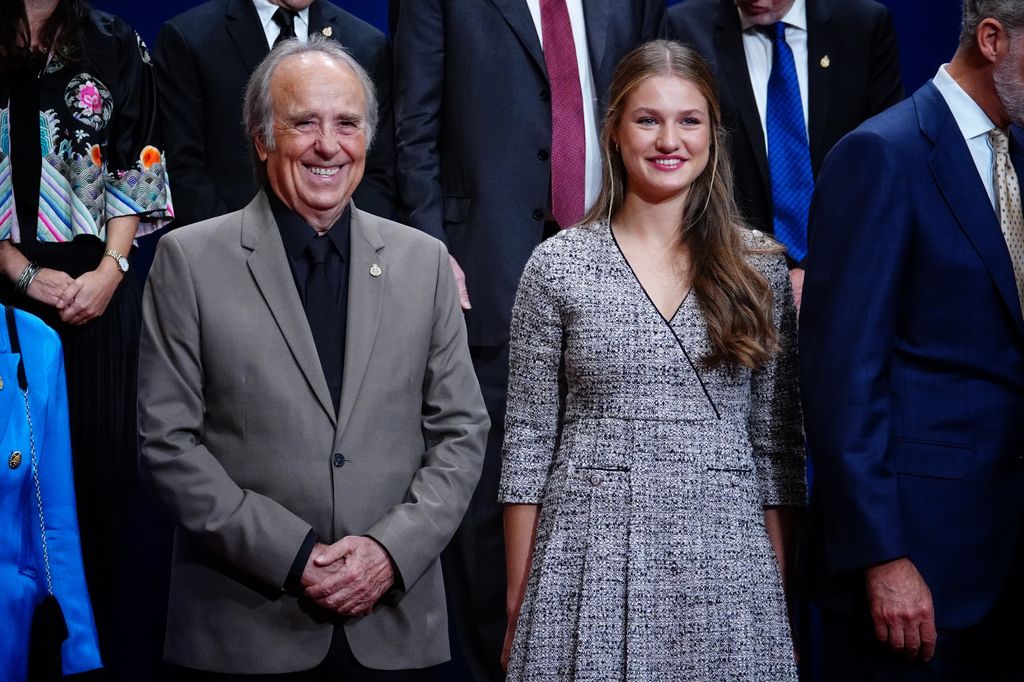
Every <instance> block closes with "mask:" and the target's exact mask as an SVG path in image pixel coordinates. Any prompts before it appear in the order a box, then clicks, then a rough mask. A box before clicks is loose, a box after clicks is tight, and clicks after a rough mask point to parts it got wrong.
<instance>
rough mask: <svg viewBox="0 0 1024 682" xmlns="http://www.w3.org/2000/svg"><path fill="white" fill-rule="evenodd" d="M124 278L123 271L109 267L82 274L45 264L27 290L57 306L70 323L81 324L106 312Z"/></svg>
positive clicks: (32, 294) (30, 294) (28, 292)
mask: <svg viewBox="0 0 1024 682" xmlns="http://www.w3.org/2000/svg"><path fill="white" fill-rule="evenodd" d="M104 260H106V259H104ZM122 278H123V275H122V274H121V273H120V271H118V270H116V269H112V268H109V267H108V268H104V267H99V268H97V269H95V270H90V271H89V272H86V273H83V274H82V275H81V276H80V277H78V278H72V277H71V275H69V274H67V273H66V272H62V271H60V270H53V269H51V268H42V269H41V270H40V271H39V274H37V275H36V277H35V279H33V280H32V283H31V284H30V285H29V287H28V291H27V292H26V293H27V294H28V295H29V297H30V298H33V299H35V300H37V301H39V302H41V303H43V304H45V305H49V306H53V307H54V308H56V309H57V310H58V311H59V313H60V319H61V321H63V322H65V323H66V324H73V325H80V324H85V323H86V322H89V321H90V320H93V319H95V318H97V317H99V316H100V315H102V314H103V312H104V311H105V310H106V309H107V305H109V304H110V299H111V297H112V296H113V295H114V291H116V290H117V287H118V285H119V284H120V283H121V279H122Z"/></svg>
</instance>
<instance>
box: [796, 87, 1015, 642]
mask: <svg viewBox="0 0 1024 682" xmlns="http://www.w3.org/2000/svg"><path fill="white" fill-rule="evenodd" d="M1021 143H1022V140H1021V137H1020V133H1019V131H1016V130H1014V134H1013V139H1012V141H1011V153H1012V155H1013V160H1014V164H1015V166H1016V167H1017V172H1018V174H1019V176H1020V177H1024V147H1022V144H1021ZM800 351H801V381H802V386H803V392H804V415H805V419H806V427H807V439H808V445H809V451H810V453H811V455H812V458H813V463H814V470H815V493H814V499H813V501H812V513H813V515H814V518H813V519H812V535H813V537H812V539H813V540H814V541H815V542H814V544H815V545H816V549H817V550H818V551H817V555H818V556H817V558H818V559H819V561H818V562H817V566H816V568H815V570H816V572H817V575H816V577H817V578H818V581H817V582H818V587H819V588H820V595H821V596H823V597H824V598H825V599H824V601H825V603H826V604H828V603H830V600H831V598H833V597H836V598H837V601H836V604H837V605H839V604H841V603H842V600H841V599H839V597H841V596H842V594H843V592H844V590H845V591H846V592H847V594H846V596H847V597H849V596H851V595H852V594H854V592H856V593H858V594H863V589H864V587H863V581H862V579H861V578H860V575H861V574H860V571H858V570H856V569H861V568H863V567H866V566H868V565H870V564H874V563H878V562H883V561H886V560H890V559H895V558H898V557H903V556H906V557H909V558H910V559H911V560H912V561H913V562H914V564H915V566H916V567H917V568H918V570H919V571H920V572H921V574H922V575H923V577H924V579H925V581H926V582H927V583H928V585H929V587H930V588H931V592H932V597H933V600H934V605H935V616H936V622H937V624H938V626H939V627H964V626H968V625H971V624H973V623H976V622H977V621H978V620H979V619H980V618H981V617H982V616H984V615H985V613H986V612H987V611H988V610H989V609H990V608H991V607H992V605H993V603H994V602H995V600H996V598H997V596H998V593H999V591H1000V589H1001V588H1002V587H1003V585H1004V584H1005V582H1006V580H1007V579H1016V578H1014V577H1009V576H1008V574H1009V571H1010V568H1011V563H1012V561H1013V558H1014V553H1015V551H1016V550H1017V548H1018V545H1019V542H1020V536H1021V522H1022V512H1024V428H1022V427H1021V419H1022V416H1024V319H1022V317H1021V307H1020V300H1019V297H1018V294H1017V288H1016V284H1015V281H1014V275H1013V267H1012V264H1011V261H1010V256H1009V253H1008V251H1007V247H1006V243H1005V241H1004V239H1003V236H1002V233H1001V232H1000V228H999V222H998V219H997V217H996V213H995V211H994V210H993V207H992V204H991V203H990V201H989V199H988V195H987V194H986V192H985V189H984V185H983V183H982V181H981V179H980V178H979V177H978V172H977V170H976V167H975V165H974V162H973V161H972V159H971V156H970V152H969V151H968V149H967V144H966V142H965V141H964V138H963V136H962V134H961V133H960V130H959V128H958V127H957V124H956V122H955V120H954V119H953V115H952V113H951V112H950V110H949V107H948V106H947V105H946V103H945V100H944V99H943V98H942V96H941V95H940V94H939V91H938V90H937V89H936V88H935V86H934V85H932V84H931V83H928V84H926V85H925V86H924V87H923V88H921V89H920V90H918V91H917V93H915V94H914V95H913V97H912V98H911V99H908V100H907V101H905V102H903V103H901V104H899V105H897V106H895V107H893V108H892V109H890V110H889V111H887V112H885V113H883V114H882V115H880V116H877V117H875V118H873V119H871V120H869V121H868V122H866V123H865V124H864V125H862V126H861V127H860V128H858V129H857V130H856V131H855V132H853V133H851V134H850V135H848V136H847V137H845V138H844V139H843V140H842V141H841V142H840V143H839V144H838V145H837V146H836V148H835V149H834V150H833V151H832V153H831V154H830V155H829V157H828V159H827V160H826V161H825V165H824V167H823V169H822V172H821V176H820V177H819V180H818V185H817V189H816V192H815V198H814V203H813V205H812V209H811V231H810V256H809V263H808V267H807V275H806V281H805V284H804V298H803V307H802V310H801V317H800ZM812 555H813V553H812ZM844 576H845V578H846V580H845V582H844Z"/></svg>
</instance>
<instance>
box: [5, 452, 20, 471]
mask: <svg viewBox="0 0 1024 682" xmlns="http://www.w3.org/2000/svg"><path fill="white" fill-rule="evenodd" d="M7 466H9V467H11V468H12V469H17V468H18V467H19V466H21V453H20V452H18V451H17V450H15V451H14V452H12V453H11V458H10V459H8V460H7Z"/></svg>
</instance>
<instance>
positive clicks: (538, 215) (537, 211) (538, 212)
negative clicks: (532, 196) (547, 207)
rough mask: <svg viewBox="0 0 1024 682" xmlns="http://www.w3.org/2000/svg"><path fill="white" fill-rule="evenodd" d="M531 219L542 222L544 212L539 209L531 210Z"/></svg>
mask: <svg viewBox="0 0 1024 682" xmlns="http://www.w3.org/2000/svg"><path fill="white" fill-rule="evenodd" d="M533 219H534V220H544V211H542V210H540V209H539V208H535V209H533Z"/></svg>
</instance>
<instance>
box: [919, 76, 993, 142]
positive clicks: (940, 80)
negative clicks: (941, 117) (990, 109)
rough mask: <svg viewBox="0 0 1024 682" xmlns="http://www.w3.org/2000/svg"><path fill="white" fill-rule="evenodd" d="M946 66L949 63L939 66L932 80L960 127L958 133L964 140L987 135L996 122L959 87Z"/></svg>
mask: <svg viewBox="0 0 1024 682" xmlns="http://www.w3.org/2000/svg"><path fill="white" fill-rule="evenodd" d="M948 66H949V64H943V65H942V66H940V67H939V70H938V72H937V73H936V74H935V78H933V79H932V82H933V83H934V84H935V87H936V88H938V90H939V93H940V94H941V95H942V98H943V99H944V100H946V104H947V105H949V110H950V111H951V112H952V113H953V120H955V121H956V125H957V127H959V128H960V133H961V134H962V135H963V136H964V139H965V140H972V139H974V138H976V137H980V136H982V135H987V134H988V132H989V131H990V130H992V129H993V128H995V127H996V124H995V123H993V122H992V119H990V118H989V117H988V114H986V113H985V111H984V110H983V109H982V108H981V107H980V106H979V105H978V103H977V102H975V101H974V99H973V98H971V96H970V95H968V94H967V92H966V91H965V90H964V89H963V88H961V87H960V84H959V83H957V82H956V81H955V80H953V77H952V76H950V75H949V70H948V69H947V67H948Z"/></svg>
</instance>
